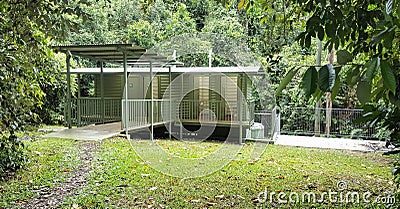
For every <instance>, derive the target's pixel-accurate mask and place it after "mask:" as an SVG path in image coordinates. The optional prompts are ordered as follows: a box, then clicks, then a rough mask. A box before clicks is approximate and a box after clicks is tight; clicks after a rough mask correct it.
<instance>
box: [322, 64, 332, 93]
mask: <svg viewBox="0 0 400 209" xmlns="http://www.w3.org/2000/svg"><path fill="white" fill-rule="evenodd" d="M335 77H336V76H335V70H334V69H333V65H332V64H328V65H324V66H322V67H321V69H319V71H318V85H319V88H320V89H321V91H325V92H331V91H332V89H333V86H334V85H335Z"/></svg>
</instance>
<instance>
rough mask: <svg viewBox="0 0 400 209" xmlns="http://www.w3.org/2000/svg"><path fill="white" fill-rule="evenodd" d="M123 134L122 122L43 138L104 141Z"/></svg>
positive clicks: (47, 135) (63, 131)
mask: <svg viewBox="0 0 400 209" xmlns="http://www.w3.org/2000/svg"><path fill="white" fill-rule="evenodd" d="M120 133H121V122H115V123H107V124H101V125H89V126H83V127H79V128H72V129H65V130H61V131H56V132H52V133H49V134H46V135H43V137H46V138H66V139H75V140H103V139H107V138H111V137H113V136H117V135H119V134H120Z"/></svg>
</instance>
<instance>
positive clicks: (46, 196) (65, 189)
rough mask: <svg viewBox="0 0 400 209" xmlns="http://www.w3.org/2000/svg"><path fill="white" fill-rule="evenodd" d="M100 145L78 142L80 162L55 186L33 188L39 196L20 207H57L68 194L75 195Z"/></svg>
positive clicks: (83, 183)
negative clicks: (50, 187) (51, 187)
mask: <svg viewBox="0 0 400 209" xmlns="http://www.w3.org/2000/svg"><path fill="white" fill-rule="evenodd" d="M99 145H100V143H99V142H82V143H80V144H79V152H78V158H79V162H81V163H80V164H79V165H78V166H77V167H75V168H74V169H72V170H71V171H70V172H69V175H68V177H67V178H66V179H65V181H64V182H62V183H60V184H59V185H58V186H57V187H56V188H54V189H49V188H48V187H42V188H39V189H38V190H35V191H34V192H36V193H37V194H38V195H39V196H38V197H36V198H33V199H30V200H29V201H28V202H27V203H25V204H23V205H21V207H22V208H57V207H58V206H60V205H61V204H62V203H63V201H64V199H65V198H66V197H68V196H72V195H75V192H77V191H78V190H79V188H81V187H83V186H84V185H85V184H86V182H87V180H88V179H87V178H88V175H89V172H90V170H91V162H92V160H93V153H94V151H96V149H97V147H98V146H99Z"/></svg>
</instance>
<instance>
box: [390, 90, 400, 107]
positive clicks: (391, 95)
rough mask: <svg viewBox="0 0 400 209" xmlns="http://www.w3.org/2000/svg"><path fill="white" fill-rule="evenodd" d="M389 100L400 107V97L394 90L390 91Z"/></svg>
mask: <svg viewBox="0 0 400 209" xmlns="http://www.w3.org/2000/svg"><path fill="white" fill-rule="evenodd" d="M389 101H390V102H391V103H392V104H395V105H397V107H399V108H400V99H397V97H396V96H395V95H394V94H393V93H392V92H389Z"/></svg>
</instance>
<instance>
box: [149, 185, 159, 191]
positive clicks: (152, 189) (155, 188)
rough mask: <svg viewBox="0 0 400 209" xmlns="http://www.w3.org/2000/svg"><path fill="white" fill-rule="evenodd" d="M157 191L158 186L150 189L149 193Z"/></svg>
mask: <svg viewBox="0 0 400 209" xmlns="http://www.w3.org/2000/svg"><path fill="white" fill-rule="evenodd" d="M157 189H158V186H155V187H151V188H150V189H149V190H150V191H154V190H157Z"/></svg>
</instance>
